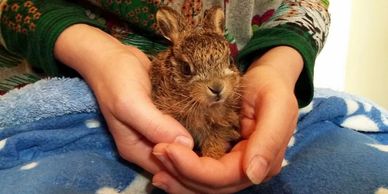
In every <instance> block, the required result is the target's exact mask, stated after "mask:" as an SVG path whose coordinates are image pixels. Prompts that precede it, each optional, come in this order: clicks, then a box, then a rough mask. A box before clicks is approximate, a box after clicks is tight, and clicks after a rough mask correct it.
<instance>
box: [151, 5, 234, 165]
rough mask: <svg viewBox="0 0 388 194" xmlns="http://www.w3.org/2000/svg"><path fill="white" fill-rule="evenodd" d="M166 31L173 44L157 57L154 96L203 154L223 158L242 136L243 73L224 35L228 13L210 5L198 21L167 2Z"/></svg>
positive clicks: (160, 16) (160, 15)
mask: <svg viewBox="0 0 388 194" xmlns="http://www.w3.org/2000/svg"><path fill="white" fill-rule="evenodd" d="M156 20H157V24H158V26H159V29H160V33H161V34H162V35H163V36H164V37H165V38H167V39H168V40H170V42H171V46H170V47H169V48H168V49H167V50H166V51H163V52H161V53H159V54H158V55H157V56H156V57H155V58H154V59H153V61H152V63H153V64H152V69H151V81H152V98H153V101H154V103H155V104H156V106H157V107H158V108H159V109H160V110H161V111H162V112H164V113H166V114H169V115H172V116H173V117H174V118H175V119H177V120H178V121H179V122H180V123H181V124H182V125H183V126H185V127H186V128H187V129H188V130H189V132H190V133H191V135H192V136H193V138H194V141H195V145H196V148H198V149H199V150H200V152H201V154H202V155H203V156H209V157H213V158H220V157H221V156H223V155H224V154H225V152H227V151H228V149H230V147H231V145H230V144H231V142H233V141H236V140H238V139H239V138H240V134H239V133H238V130H239V127H240V125H239V110H240V97H241V94H240V90H241V86H240V73H239V71H238V70H237V68H236V66H235V64H234V63H233V60H231V57H230V49H229V44H228V42H227V40H226V39H225V38H224V13H223V11H222V10H221V9H220V8H218V7H213V8H211V9H209V10H207V11H206V12H205V14H204V17H203V19H202V23H200V24H199V25H198V26H196V27H193V26H191V25H190V24H189V23H188V22H187V21H186V19H185V18H184V17H183V16H182V15H180V14H179V13H178V12H176V11H175V10H173V9H172V8H169V7H161V8H160V9H159V11H158V12H157V14H156Z"/></svg>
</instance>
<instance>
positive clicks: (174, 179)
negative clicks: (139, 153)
mask: <svg viewBox="0 0 388 194" xmlns="http://www.w3.org/2000/svg"><path fill="white" fill-rule="evenodd" d="M174 147H175V146H174V145H169V144H158V145H157V146H155V148H154V154H156V155H157V158H158V159H159V160H160V161H162V163H163V165H164V167H165V168H166V169H167V170H168V173H167V174H166V172H158V173H157V174H156V175H155V176H154V180H153V181H154V182H156V186H159V187H160V188H163V189H165V190H166V191H168V192H170V191H172V192H173V193H175V192H177V193H185V189H186V190H187V189H189V190H190V191H191V192H194V191H198V192H199V193H233V192H236V191H239V190H242V189H244V188H246V187H248V186H250V185H251V184H252V183H251V182H250V181H249V180H248V179H247V178H243V179H238V180H237V181H235V182H232V181H231V182H229V181H228V180H227V177H223V178H221V179H220V180H214V181H217V183H212V182H205V183H204V182H203V181H204V180H200V181H199V182H198V181H196V180H193V179H192V178H191V177H189V176H185V175H183V174H182V172H179V171H178V169H177V168H176V164H175V163H173V160H171V158H170V157H169V156H168V153H167V152H169V151H167V150H168V149H172V150H171V152H176V151H177V152H180V153H182V151H183V150H181V149H176V150H174V149H175V148H179V147H183V146H181V145H177V146H176V147H175V148H174ZM183 148H184V147H183ZM184 150H188V149H187V148H184ZM188 151H189V150H188ZM162 152H164V154H163V153H162ZM179 155H181V154H179ZM185 157H187V156H185ZM192 161H193V160H192V159H191V158H190V159H188V158H186V162H185V164H187V165H190V164H189V163H191V162H192ZM197 170H198V169H191V171H192V172H195V171H197ZM160 173H161V174H160ZM210 173H211V172H210ZM178 191H179V192H178ZM195 193H196V192H195Z"/></svg>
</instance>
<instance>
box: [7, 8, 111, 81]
mask: <svg viewBox="0 0 388 194" xmlns="http://www.w3.org/2000/svg"><path fill="white" fill-rule="evenodd" d="M1 9H2V12H1V13H2V14H1V23H0V27H1V29H0V32H1V36H2V37H1V40H2V44H3V45H4V46H5V47H6V49H7V50H8V51H10V52H12V53H15V54H17V55H19V56H22V57H24V58H26V59H27V61H28V62H29V63H30V64H31V65H32V66H33V67H34V68H37V69H39V70H41V71H43V72H44V73H45V74H48V75H51V76H54V75H58V74H59V72H60V70H59V69H60V68H61V67H62V65H61V64H60V63H59V62H58V61H56V60H55V58H54V53H53V49H54V44H55V41H56V39H57V38H58V36H59V35H60V33H61V32H62V31H63V30H65V29H66V28H67V27H69V26H70V25H73V24H76V23H86V24H90V25H93V26H96V27H99V28H104V26H103V25H102V24H101V23H99V22H97V21H96V20H93V19H90V18H89V17H87V16H86V14H85V10H84V9H83V7H81V6H78V5H76V4H73V3H71V2H68V1H65V0H30V1H20V0H8V1H3V3H2V7H1ZM61 73H62V72H61Z"/></svg>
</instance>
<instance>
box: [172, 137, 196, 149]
mask: <svg viewBox="0 0 388 194" xmlns="http://www.w3.org/2000/svg"><path fill="white" fill-rule="evenodd" d="M174 142H175V143H178V144H181V145H183V146H186V147H189V148H190V149H191V148H193V142H192V141H191V139H190V138H188V137H185V136H178V137H176V138H175V141H174Z"/></svg>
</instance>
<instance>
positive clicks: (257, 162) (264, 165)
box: [246, 156, 268, 184]
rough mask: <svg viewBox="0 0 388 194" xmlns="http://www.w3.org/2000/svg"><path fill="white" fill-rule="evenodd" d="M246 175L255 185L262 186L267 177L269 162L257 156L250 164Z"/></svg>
mask: <svg viewBox="0 0 388 194" xmlns="http://www.w3.org/2000/svg"><path fill="white" fill-rule="evenodd" d="M246 173H247V176H248V178H249V180H251V182H252V183H253V184H260V183H261V182H262V181H263V180H264V178H265V177H266V176H267V173H268V162H267V161H266V160H265V159H264V158H263V157H261V156H255V157H253V158H252V160H251V162H250V163H249V166H248V168H247V171H246Z"/></svg>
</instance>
